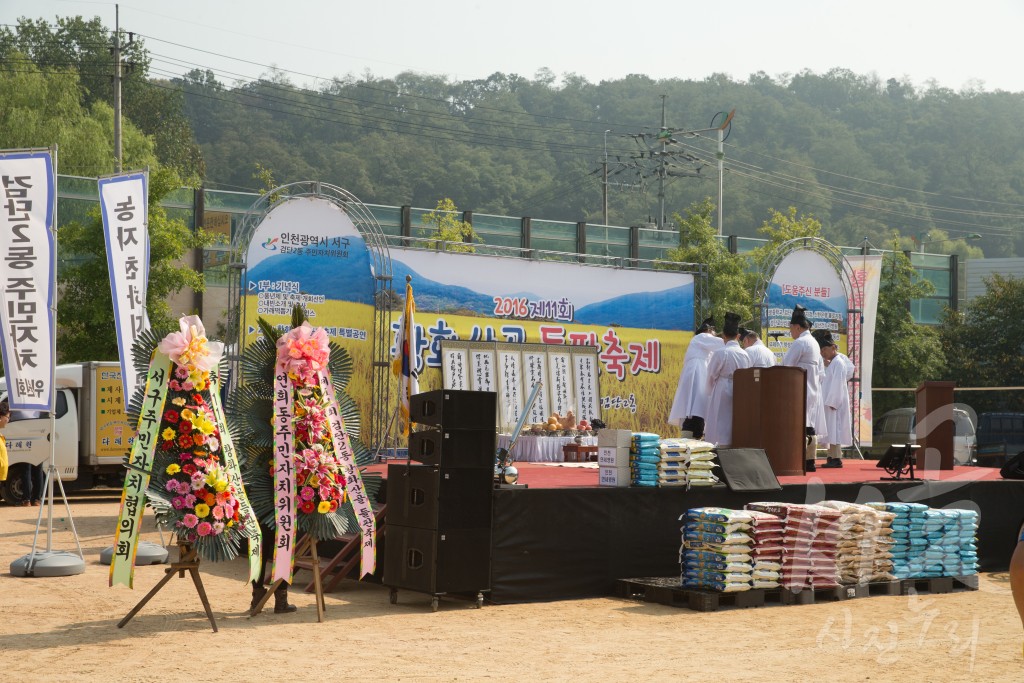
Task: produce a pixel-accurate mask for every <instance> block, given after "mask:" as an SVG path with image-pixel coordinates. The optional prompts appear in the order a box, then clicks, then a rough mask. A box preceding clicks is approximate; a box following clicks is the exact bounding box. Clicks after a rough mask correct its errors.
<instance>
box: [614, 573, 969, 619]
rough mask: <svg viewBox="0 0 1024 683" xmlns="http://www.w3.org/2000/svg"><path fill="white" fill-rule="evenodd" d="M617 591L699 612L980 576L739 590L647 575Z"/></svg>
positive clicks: (901, 590)
mask: <svg viewBox="0 0 1024 683" xmlns="http://www.w3.org/2000/svg"><path fill="white" fill-rule="evenodd" d="M615 586H616V590H615V592H616V594H617V595H618V596H620V597H623V598H629V599H631V600H642V601H644V602H654V603H657V604H659V605H668V606H670V607H686V608H688V609H692V610H694V611H697V612H717V611H718V610H719V609H720V608H722V607H737V608H745V607H761V606H763V605H813V604H814V603H816V602H836V601H840V600H853V599H856V598H867V597H872V596H878V595H889V596H893V595H906V594H907V593H908V592H909V591H910V590H914V591H917V592H919V593H924V592H928V593H949V592H952V591H954V590H978V575H977V574H974V575H970V576H957V577H951V576H944V577H938V578H933V579H903V580H897V581H876V582H872V583H861V584H852V585H844V586H834V587H831V588H817V589H811V588H805V589H802V590H791V589H788V588H776V589H754V590H749V591H739V592H737V593H719V592H717V591H709V590H699V589H693V588H684V587H683V586H682V585H681V584H680V581H679V578H678V577H675V576H670V577H647V578H636V579H619V580H618V581H617V582H616V584H615Z"/></svg>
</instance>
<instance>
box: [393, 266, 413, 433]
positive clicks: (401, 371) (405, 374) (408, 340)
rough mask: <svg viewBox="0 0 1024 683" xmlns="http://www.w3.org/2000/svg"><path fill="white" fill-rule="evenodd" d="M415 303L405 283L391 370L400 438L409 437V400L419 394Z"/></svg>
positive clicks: (410, 284) (408, 284)
mask: <svg viewBox="0 0 1024 683" xmlns="http://www.w3.org/2000/svg"><path fill="white" fill-rule="evenodd" d="M415 314H416V302H415V301H414V300H413V298H412V283H410V282H406V283H405V312H404V313H402V319H401V320H399V321H398V340H397V342H396V344H395V351H396V352H397V353H398V358H396V359H395V360H394V364H393V366H392V367H393V369H394V371H395V374H396V375H398V400H399V409H398V410H399V413H400V417H401V420H402V436H409V400H410V398H411V397H412V395H413V394H418V393H420V387H419V380H418V372H417V369H416V361H417V360H418V359H417V358H416V355H417V354H414V353H413V349H414V348H416V321H415V320H414V318H415Z"/></svg>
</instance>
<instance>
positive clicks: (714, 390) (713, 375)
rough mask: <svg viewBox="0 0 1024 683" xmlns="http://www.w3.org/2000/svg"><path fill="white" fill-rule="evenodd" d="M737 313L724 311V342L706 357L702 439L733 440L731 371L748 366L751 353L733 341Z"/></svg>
mask: <svg viewBox="0 0 1024 683" xmlns="http://www.w3.org/2000/svg"><path fill="white" fill-rule="evenodd" d="M739 323H740V317H739V316H738V315H736V314H735V313H726V314H725V325H724V326H723V327H722V339H723V340H724V341H725V346H723V347H722V348H720V349H718V350H717V351H715V352H714V353H712V354H711V359H710V360H709V361H708V393H709V394H710V398H709V399H708V415H707V431H706V432H705V435H704V440H705V441H710V442H711V443H714V444H717V445H718V446H728V445H729V444H731V443H732V397H733V383H732V379H733V377H732V376H733V373H735V372H736V371H737V370H741V369H743V368H749V367H750V356H748V355H747V353H746V351H744V350H743V348H742V347H740V344H739V342H738V341H736V338H737V336H738V335H739Z"/></svg>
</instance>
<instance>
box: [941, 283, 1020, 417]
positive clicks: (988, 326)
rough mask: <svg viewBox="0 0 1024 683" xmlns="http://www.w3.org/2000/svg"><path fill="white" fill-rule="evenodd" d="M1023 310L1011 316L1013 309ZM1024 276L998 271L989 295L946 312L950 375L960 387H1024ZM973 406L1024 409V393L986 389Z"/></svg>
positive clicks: (988, 286) (943, 331) (944, 332)
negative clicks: (1022, 316) (957, 309)
mask: <svg viewBox="0 0 1024 683" xmlns="http://www.w3.org/2000/svg"><path fill="white" fill-rule="evenodd" d="M1011 311H1013V312H1016V313H1017V314H1011V313H1010V312H1011ZM1020 311H1024V278H1013V277H1003V276H1001V275H993V276H992V277H991V278H990V279H986V280H985V293H984V294H983V295H981V296H979V297H977V298H975V299H973V300H972V301H971V302H970V303H969V304H967V306H966V307H964V308H962V309H961V310H959V311H946V315H945V317H944V318H943V321H942V325H941V326H940V328H939V333H940V337H941V340H942V348H943V350H944V351H945V354H946V362H947V363H948V365H949V379H952V380H954V381H955V382H956V383H957V386H964V387H996V386H1021V385H1024V346H1022V344H1021V341H1020V340H1021V339H1024V319H1022V318H1021V316H1020V315H1019V312H1020ZM971 407H973V408H974V409H975V410H976V411H977V412H982V411H986V410H1012V411H1024V395H1022V393H1021V392H1019V391H1017V392H989V391H983V392H978V393H977V394H973V395H972V396H971Z"/></svg>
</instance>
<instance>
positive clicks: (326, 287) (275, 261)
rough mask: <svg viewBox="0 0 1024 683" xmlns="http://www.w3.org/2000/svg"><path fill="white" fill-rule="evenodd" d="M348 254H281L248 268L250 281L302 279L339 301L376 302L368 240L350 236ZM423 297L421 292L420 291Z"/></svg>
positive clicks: (304, 287)
mask: <svg viewBox="0 0 1024 683" xmlns="http://www.w3.org/2000/svg"><path fill="white" fill-rule="evenodd" d="M349 240H350V241H349V248H348V257H347V258H340V257H338V256H315V255H314V256H309V255H306V254H278V255H276V256H271V257H269V258H266V259H264V260H262V261H260V262H259V263H257V264H256V265H255V266H254V267H253V268H251V269H250V270H249V272H248V275H247V279H248V280H249V282H259V281H260V280H269V281H271V282H278V281H285V282H298V283H299V289H300V290H301V291H302V292H305V293H309V294H322V295H324V296H325V297H326V298H328V299H334V300H336V301H354V302H356V303H361V304H370V305H372V304H373V271H372V269H371V268H370V254H369V252H368V251H367V249H366V243H365V242H364V241H363V240H361V239H357V238H352V237H350V238H349ZM416 296H417V298H419V292H417V294H416Z"/></svg>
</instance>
